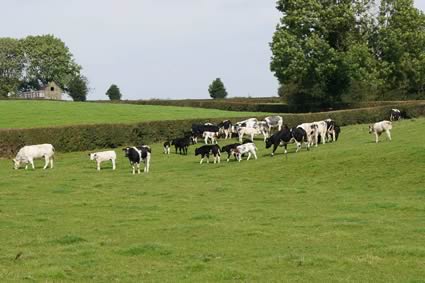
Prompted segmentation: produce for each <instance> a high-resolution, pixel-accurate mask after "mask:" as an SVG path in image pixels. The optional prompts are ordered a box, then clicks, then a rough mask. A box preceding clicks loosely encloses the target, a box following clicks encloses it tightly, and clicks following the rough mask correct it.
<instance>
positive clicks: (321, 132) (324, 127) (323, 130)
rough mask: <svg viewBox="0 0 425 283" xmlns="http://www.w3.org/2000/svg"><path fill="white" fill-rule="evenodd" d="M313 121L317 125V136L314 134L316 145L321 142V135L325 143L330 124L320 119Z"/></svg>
mask: <svg viewBox="0 0 425 283" xmlns="http://www.w3.org/2000/svg"><path fill="white" fill-rule="evenodd" d="M313 123H314V124H315V125H317V128H316V132H315V136H314V138H315V143H316V146H317V144H318V143H319V137H320V140H321V141H322V144H325V143H326V135H327V133H328V124H327V123H326V121H318V122H313Z"/></svg>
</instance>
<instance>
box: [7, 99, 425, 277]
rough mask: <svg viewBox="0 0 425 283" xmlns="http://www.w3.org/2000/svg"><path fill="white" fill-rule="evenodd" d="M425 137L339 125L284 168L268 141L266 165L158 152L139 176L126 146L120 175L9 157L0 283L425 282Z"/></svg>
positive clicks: (71, 156)
mask: <svg viewBox="0 0 425 283" xmlns="http://www.w3.org/2000/svg"><path fill="white" fill-rule="evenodd" d="M78 106H79V105H78ZM92 107H96V105H92ZM139 109H144V108H139ZM100 112H101V111H100ZM37 115H38V113H37ZM46 115H49V114H46ZM27 119H28V121H31V117H27ZM2 123H4V122H3V121H2ZM424 128H425V119H416V120H405V121H402V122H396V123H394V130H393V141H392V142H389V141H387V140H386V137H382V139H381V140H382V142H381V143H379V144H375V143H374V142H373V136H371V135H369V134H368V133H367V125H356V126H349V127H343V128H342V133H341V137H340V140H339V141H338V142H337V143H333V144H326V145H321V146H319V147H318V148H314V149H313V150H311V151H310V152H307V151H306V150H305V149H303V150H302V151H301V152H299V153H296V154H295V153H294V146H293V145H292V146H290V148H289V150H290V153H289V156H288V159H287V160H285V158H284V156H283V154H282V149H281V148H280V149H278V151H277V152H278V153H279V154H277V155H275V156H274V157H270V156H269V153H270V151H269V150H266V149H264V144H263V142H262V141H261V140H260V139H258V140H256V143H257V146H258V148H259V149H260V152H259V159H258V160H250V161H245V160H244V161H242V162H241V163H237V162H234V161H231V162H229V163H226V162H222V163H221V164H219V165H213V164H203V165H202V166H201V165H199V158H198V157H195V156H194V155H193V152H194V147H193V146H192V147H190V149H189V155H188V156H178V155H175V154H172V155H171V156H169V157H167V156H164V155H163V154H162V152H161V150H162V149H161V146H160V145H159V144H155V145H153V157H152V164H151V173H149V174H148V175H143V174H142V175H136V176H133V175H131V173H130V170H131V169H130V166H129V164H128V161H127V160H125V159H124V158H123V154H122V151H121V149H120V148H118V149H116V151H117V154H118V155H119V160H118V167H117V170H116V171H115V172H113V171H112V170H111V166H110V165H109V164H108V165H107V166H105V167H106V169H105V170H103V171H101V172H96V171H95V164H94V163H93V162H91V161H89V160H88V157H87V152H76V153H67V154H61V153H59V154H57V157H56V168H54V169H53V170H46V171H43V170H41V169H40V166H41V163H40V161H39V162H37V163H36V164H37V165H38V168H37V169H36V170H35V171H32V170H28V171H25V170H18V171H14V170H12V169H11V165H12V164H11V162H10V161H9V160H0V176H2V177H1V178H0V235H1V241H0V251H1V253H0V281H1V282H10V281H34V282H67V281H70V282H111V281H120V282H235V281H238V282H423V281H424V278H425V268H424V267H425V185H424V180H425V171H424V168H425V146H424V141H425V132H424V131H423V129H424ZM229 143H230V141H229ZM224 144H225V143H224V142H222V141H221V145H224ZM223 159H224V158H223ZM15 258H16V259H15Z"/></svg>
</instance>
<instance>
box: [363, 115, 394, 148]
mask: <svg viewBox="0 0 425 283" xmlns="http://www.w3.org/2000/svg"><path fill="white" fill-rule="evenodd" d="M392 128H393V125H392V123H391V122H390V121H387V120H384V121H381V122H377V123H375V124H373V125H369V134H371V133H374V134H375V142H376V143H378V142H379V136H380V135H381V134H382V133H383V132H385V133H386V134H387V136H388V139H389V140H391V133H390V131H391V129H392Z"/></svg>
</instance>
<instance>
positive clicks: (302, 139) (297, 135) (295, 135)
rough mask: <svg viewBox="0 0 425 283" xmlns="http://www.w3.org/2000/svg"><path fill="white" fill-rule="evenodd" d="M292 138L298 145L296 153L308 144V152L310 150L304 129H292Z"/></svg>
mask: <svg viewBox="0 0 425 283" xmlns="http://www.w3.org/2000/svg"><path fill="white" fill-rule="evenodd" d="M291 136H292V140H293V141H294V142H295V144H296V145H297V150H296V151H295V152H298V151H299V150H300V149H301V146H302V144H303V143H306V144H307V150H309V149H310V147H309V145H308V142H307V132H306V131H304V129H303V128H299V127H296V128H292V129H291Z"/></svg>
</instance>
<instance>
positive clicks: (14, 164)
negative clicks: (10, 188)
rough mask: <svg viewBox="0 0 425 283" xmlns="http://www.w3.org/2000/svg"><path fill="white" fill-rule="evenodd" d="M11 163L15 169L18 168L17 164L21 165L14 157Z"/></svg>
mask: <svg viewBox="0 0 425 283" xmlns="http://www.w3.org/2000/svg"><path fill="white" fill-rule="evenodd" d="M12 164H13V169H15V170H17V169H19V166H20V165H21V161H19V160H18V159H16V158H14V159H12Z"/></svg>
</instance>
